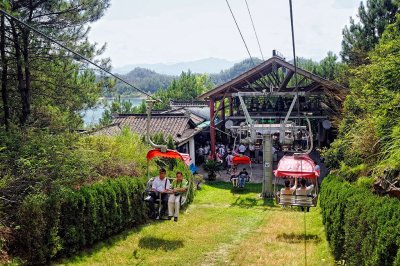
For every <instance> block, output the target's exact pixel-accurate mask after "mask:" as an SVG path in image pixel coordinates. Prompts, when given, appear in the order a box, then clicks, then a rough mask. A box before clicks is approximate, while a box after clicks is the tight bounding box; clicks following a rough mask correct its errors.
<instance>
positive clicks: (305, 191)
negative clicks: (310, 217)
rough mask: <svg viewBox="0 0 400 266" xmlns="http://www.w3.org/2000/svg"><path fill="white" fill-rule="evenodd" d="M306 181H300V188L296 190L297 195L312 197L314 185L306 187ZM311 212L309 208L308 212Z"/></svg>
mask: <svg viewBox="0 0 400 266" xmlns="http://www.w3.org/2000/svg"><path fill="white" fill-rule="evenodd" d="M306 183H307V182H306V180H305V179H301V180H300V188H298V189H296V195H297V196H310V195H311V191H312V190H313V189H314V185H310V186H308V187H307V186H306ZM301 210H302V211H304V208H303V207H301ZM308 211H310V207H307V212H308Z"/></svg>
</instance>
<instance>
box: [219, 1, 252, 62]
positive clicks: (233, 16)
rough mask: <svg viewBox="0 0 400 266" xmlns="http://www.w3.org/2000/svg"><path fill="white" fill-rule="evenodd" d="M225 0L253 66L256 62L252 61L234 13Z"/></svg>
mask: <svg viewBox="0 0 400 266" xmlns="http://www.w3.org/2000/svg"><path fill="white" fill-rule="evenodd" d="M225 1H226V4H227V5H228V7H229V10H230V11H231V15H232V18H233V20H234V21H235V24H236V27H237V29H238V31H239V34H240V37H242V41H243V43H244V46H245V47H246V50H247V53H248V54H249V57H250V60H251V62H252V63H253V66H256V64H255V63H254V61H253V57H252V56H251V54H250V51H249V48H248V47H247V44H246V41H245V40H244V37H243V34H242V31H241V30H240V28H239V24H238V23H237V21H236V18H235V15H234V14H233V11H232V8H231V6H230V5H229V2H228V0H225Z"/></svg>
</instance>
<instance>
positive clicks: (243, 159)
mask: <svg viewBox="0 0 400 266" xmlns="http://www.w3.org/2000/svg"><path fill="white" fill-rule="evenodd" d="M232 163H233V164H234V165H238V164H251V160H250V158H249V157H248V156H245V155H243V156H234V157H233V159H232Z"/></svg>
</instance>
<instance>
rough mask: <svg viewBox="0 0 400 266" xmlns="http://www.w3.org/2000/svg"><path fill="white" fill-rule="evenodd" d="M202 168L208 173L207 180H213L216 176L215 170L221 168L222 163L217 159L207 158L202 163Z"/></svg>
mask: <svg viewBox="0 0 400 266" xmlns="http://www.w3.org/2000/svg"><path fill="white" fill-rule="evenodd" d="M203 169H204V170H205V171H206V172H207V173H208V180H210V181H213V180H215V179H216V177H217V172H219V171H221V170H223V165H222V164H221V163H219V162H218V161H217V160H207V161H206V162H205V163H204V164H203Z"/></svg>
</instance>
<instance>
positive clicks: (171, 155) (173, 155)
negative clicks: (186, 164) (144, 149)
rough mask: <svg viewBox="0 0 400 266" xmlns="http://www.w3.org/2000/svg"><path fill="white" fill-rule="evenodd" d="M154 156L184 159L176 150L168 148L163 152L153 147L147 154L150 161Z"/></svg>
mask: <svg viewBox="0 0 400 266" xmlns="http://www.w3.org/2000/svg"><path fill="white" fill-rule="evenodd" d="M154 157H163V158H173V159H180V160H182V161H184V159H183V157H182V155H181V154H180V153H179V152H177V151H174V150H167V151H166V152H162V151H161V150H160V149H153V150H150V151H149V152H148V153H147V155H146V158H147V160H148V161H150V160H151V159H153V158H154Z"/></svg>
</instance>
